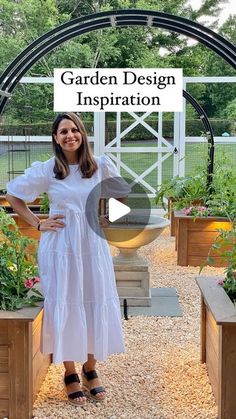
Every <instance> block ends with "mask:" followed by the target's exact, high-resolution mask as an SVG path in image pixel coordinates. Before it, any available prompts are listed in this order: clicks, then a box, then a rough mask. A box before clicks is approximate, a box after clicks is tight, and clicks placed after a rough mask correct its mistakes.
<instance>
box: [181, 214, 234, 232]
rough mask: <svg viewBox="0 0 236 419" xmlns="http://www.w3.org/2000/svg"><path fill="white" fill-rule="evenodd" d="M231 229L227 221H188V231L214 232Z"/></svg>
mask: <svg viewBox="0 0 236 419" xmlns="http://www.w3.org/2000/svg"><path fill="white" fill-rule="evenodd" d="M230 227H231V223H230V222H229V221H212V220H209V219H199V218H198V219H197V220H196V221H194V220H191V221H190V220H189V230H190V231H204V233H205V232H209V231H215V232H217V231H218V230H229V229H230Z"/></svg>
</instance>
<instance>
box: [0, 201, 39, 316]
mask: <svg viewBox="0 0 236 419" xmlns="http://www.w3.org/2000/svg"><path fill="white" fill-rule="evenodd" d="M32 243H34V240H33V239H29V238H28V237H25V236H23V235H21V233H20V231H19V229H18V226H17V225H16V223H15V221H14V220H13V219H12V218H11V216H10V215H8V214H7V213H6V212H5V211H4V210H3V209H0V309H1V310H18V309H20V308H22V307H23V306H25V305H28V306H35V305H36V303H37V302H38V301H41V300H42V299H43V297H42V294H41V293H40V291H38V290H37V289H35V288H34V286H35V285H36V283H38V282H39V278H38V277H37V275H38V269H37V261H36V255H35V254H33V255H32V254H31V255H30V257H29V254H28V252H27V248H28V246H29V245H30V244H32Z"/></svg>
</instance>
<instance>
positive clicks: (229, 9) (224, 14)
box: [189, 0, 236, 25]
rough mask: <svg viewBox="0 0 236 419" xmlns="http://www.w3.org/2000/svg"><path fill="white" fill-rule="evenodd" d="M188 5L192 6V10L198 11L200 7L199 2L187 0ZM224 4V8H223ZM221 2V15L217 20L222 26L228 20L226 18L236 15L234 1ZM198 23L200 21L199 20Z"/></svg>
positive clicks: (197, 0) (235, 1)
mask: <svg viewBox="0 0 236 419" xmlns="http://www.w3.org/2000/svg"><path fill="white" fill-rule="evenodd" d="M189 3H190V4H191V5H192V7H193V8H194V9H199V7H200V6H201V3H202V2H201V0H189ZM224 3H225V6H224ZM224 3H223V2H222V5H221V8H222V11H221V14H220V18H219V23H220V25H222V23H224V21H225V20H226V19H227V18H228V16H229V15H230V14H231V15H234V14H236V0H228V1H225V2H224ZM199 21H200V20H199Z"/></svg>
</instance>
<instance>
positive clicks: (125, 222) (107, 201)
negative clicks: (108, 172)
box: [85, 177, 151, 244]
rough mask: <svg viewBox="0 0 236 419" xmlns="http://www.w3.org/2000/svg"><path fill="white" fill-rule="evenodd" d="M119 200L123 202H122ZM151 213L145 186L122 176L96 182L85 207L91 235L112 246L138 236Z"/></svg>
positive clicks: (148, 220)
mask: <svg viewBox="0 0 236 419" xmlns="http://www.w3.org/2000/svg"><path fill="white" fill-rule="evenodd" d="M120 198H125V200H123V199H122V202H121V201H119V199H120ZM124 202H125V203H124ZM150 212H151V201H150V199H149V197H148V193H147V191H146V190H145V188H144V186H143V185H141V184H139V183H135V182H134V181H133V180H132V179H130V178H125V177H123V178H121V177H109V178H108V179H105V180H102V181H101V182H99V183H97V184H96V185H95V186H94V188H92V190H91V192H90V193H89V195H88V198H87V201H86V207H85V213H86V219H87V222H88V224H89V226H90V228H91V229H92V230H93V232H94V233H95V234H96V235H98V236H100V237H102V238H103V239H105V238H106V239H107V240H108V242H109V243H111V242H112V243H113V244H114V243H115V242H117V243H118V242H120V241H121V240H122V241H126V242H127V243H128V242H129V241H130V240H131V239H132V238H135V237H139V235H140V232H142V230H144V229H145V228H146V226H147V224H149V222H150ZM98 214H100V217H99V216H98ZM103 218H105V220H104V219H103ZM106 220H107V223H106ZM104 222H105V225H104ZM101 226H102V227H101ZM114 232H115V234H113V233H114ZM124 232H125V233H124ZM110 234H111V235H112V239H111V238H110Z"/></svg>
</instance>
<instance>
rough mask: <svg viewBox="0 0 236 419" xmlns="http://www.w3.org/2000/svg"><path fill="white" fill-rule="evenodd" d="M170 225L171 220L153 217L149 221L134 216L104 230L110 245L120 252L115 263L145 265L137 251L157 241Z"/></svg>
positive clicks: (115, 258) (127, 217)
mask: <svg viewBox="0 0 236 419" xmlns="http://www.w3.org/2000/svg"><path fill="white" fill-rule="evenodd" d="M169 224H170V221H169V220H167V219H166V218H163V217H158V216H156V215H151V216H150V217H148V219H145V217H143V216H140V215H132V216H130V217H129V216H126V217H125V218H122V219H120V220H118V221H117V222H114V223H112V224H111V225H109V226H108V227H106V228H104V234H105V237H106V239H107V241H108V242H109V244H111V245H112V246H115V247H117V248H118V249H119V251H120V253H119V255H118V256H116V257H114V258H113V261H114V263H115V264H130V263H135V264H136V265H137V264H143V263H144V259H143V258H141V257H140V256H139V255H138V254H137V250H138V249H139V248H140V247H142V246H145V245H147V244H149V243H151V242H152V241H153V240H155V239H156V238H157V237H158V236H159V235H160V234H161V232H162V231H163V230H164V229H165V228H166V227H167V226H168V225H169Z"/></svg>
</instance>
